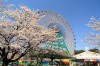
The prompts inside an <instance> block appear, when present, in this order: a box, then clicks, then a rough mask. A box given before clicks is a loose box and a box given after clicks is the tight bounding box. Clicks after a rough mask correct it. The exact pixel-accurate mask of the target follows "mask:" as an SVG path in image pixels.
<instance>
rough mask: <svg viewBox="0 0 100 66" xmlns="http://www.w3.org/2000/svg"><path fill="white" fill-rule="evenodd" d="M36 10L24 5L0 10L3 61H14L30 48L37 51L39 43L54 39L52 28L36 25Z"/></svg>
mask: <svg viewBox="0 0 100 66" xmlns="http://www.w3.org/2000/svg"><path fill="white" fill-rule="evenodd" d="M41 18H42V17H40V14H39V13H38V10H36V11H35V10H31V9H29V8H28V7H26V6H20V9H16V10H11V9H7V10H4V11H0V55H1V57H2V59H3V62H6V63H9V62H15V61H17V60H19V59H20V58H21V57H23V56H24V55H25V54H26V53H27V52H29V51H30V50H33V51H34V50H36V49H37V51H38V49H39V45H40V44H43V43H47V42H49V43H51V44H52V42H54V41H56V40H57V38H56V36H57V34H56V31H55V30H54V29H47V28H44V27H42V26H40V25H38V21H39V20H40V19H41Z"/></svg>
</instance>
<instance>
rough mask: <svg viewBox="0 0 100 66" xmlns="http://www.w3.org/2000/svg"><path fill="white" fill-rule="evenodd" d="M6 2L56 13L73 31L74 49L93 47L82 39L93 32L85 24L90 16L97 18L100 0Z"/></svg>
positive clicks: (99, 12)
mask: <svg viewBox="0 0 100 66" xmlns="http://www.w3.org/2000/svg"><path fill="white" fill-rule="evenodd" d="M6 4H14V5H15V6H16V7H18V6H19V5H20V4H23V5H25V6H27V7H29V8H31V9H39V10H49V11H53V12H55V13H58V14H60V15H61V16H63V17H64V18H65V19H66V20H67V22H68V23H69V24H70V26H71V27H72V29H73V31H74V34H75V39H76V48H75V49H76V50H85V48H89V49H91V48H93V47H94V45H90V44H87V43H85V42H82V40H84V35H85V34H89V33H91V32H94V31H92V30H91V29H90V28H89V27H87V26H86V24H88V22H89V20H90V18H91V17H92V16H94V17H95V18H97V19H98V18H99V17H100V0H8V1H7V2H6Z"/></svg>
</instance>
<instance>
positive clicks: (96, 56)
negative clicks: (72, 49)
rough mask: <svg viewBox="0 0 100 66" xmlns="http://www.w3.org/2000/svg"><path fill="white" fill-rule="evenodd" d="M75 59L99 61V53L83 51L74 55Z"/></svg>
mask: <svg viewBox="0 0 100 66" xmlns="http://www.w3.org/2000/svg"><path fill="white" fill-rule="evenodd" d="M74 57H75V58H76V59H100V53H95V52H90V51H85V52H83V53H80V54H77V55H74Z"/></svg>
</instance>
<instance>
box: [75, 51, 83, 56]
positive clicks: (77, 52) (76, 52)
mask: <svg viewBox="0 0 100 66" xmlns="http://www.w3.org/2000/svg"><path fill="white" fill-rule="evenodd" d="M74 52H75V55H77V54H80V53H82V52H84V50H75V51H74Z"/></svg>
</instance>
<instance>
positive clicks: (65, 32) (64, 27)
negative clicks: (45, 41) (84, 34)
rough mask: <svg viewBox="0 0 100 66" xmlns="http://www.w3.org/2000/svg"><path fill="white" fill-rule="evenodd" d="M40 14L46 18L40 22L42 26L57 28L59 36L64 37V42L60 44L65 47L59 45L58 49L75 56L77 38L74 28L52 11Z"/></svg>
mask: <svg viewBox="0 0 100 66" xmlns="http://www.w3.org/2000/svg"><path fill="white" fill-rule="evenodd" d="M38 13H40V16H44V17H43V18H42V19H41V20H40V22H39V24H40V25H42V26H44V27H47V28H52V27H55V28H56V29H57V30H59V36H61V37H63V39H64V40H62V42H61V43H60V44H61V45H63V47H61V46H60V45H59V46H58V48H64V50H65V51H66V52H67V53H69V54H70V55H73V54H74V49H75V37H74V33H73V31H72V28H71V27H70V25H69V24H68V22H67V21H66V19H64V18H63V17H62V16H60V15H58V14H56V13H54V12H51V11H39V12H38Z"/></svg>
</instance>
